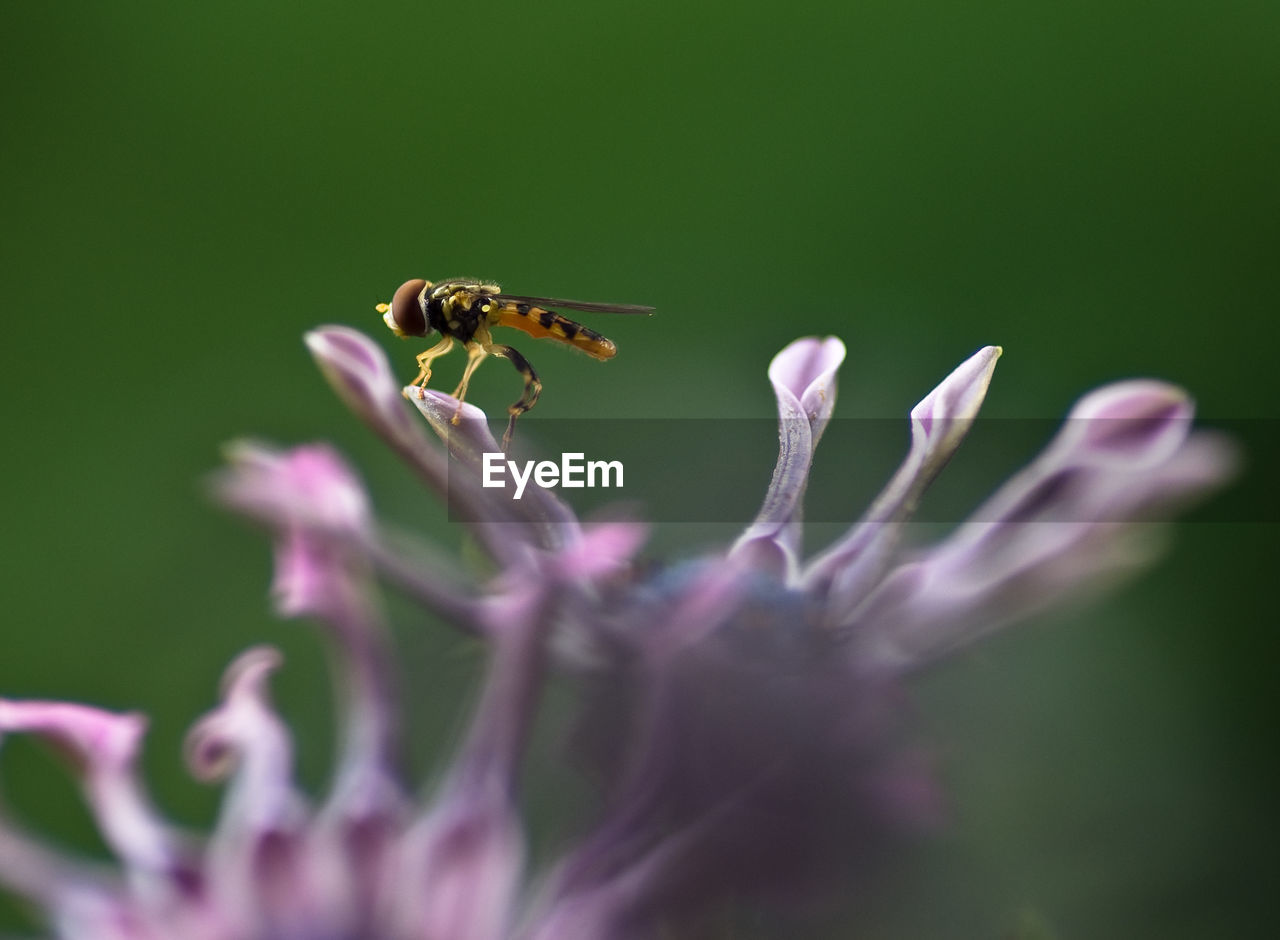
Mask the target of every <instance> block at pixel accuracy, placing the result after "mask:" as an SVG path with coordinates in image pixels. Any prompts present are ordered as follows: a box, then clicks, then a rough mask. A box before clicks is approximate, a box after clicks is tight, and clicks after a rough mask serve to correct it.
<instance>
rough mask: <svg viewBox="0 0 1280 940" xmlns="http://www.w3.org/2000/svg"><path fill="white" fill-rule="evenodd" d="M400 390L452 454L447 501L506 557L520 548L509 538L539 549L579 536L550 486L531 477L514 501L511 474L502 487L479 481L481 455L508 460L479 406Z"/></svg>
mask: <svg viewBox="0 0 1280 940" xmlns="http://www.w3.org/2000/svg"><path fill="white" fill-rule="evenodd" d="M404 392H405V396H406V397H407V398H408V399H409V401H411V402H412V403H413V404H414V406H416V407H417V409H418V410H419V411H420V412H422V416H423V417H424V418H426V419H427V422H428V423H429V424H430V425H431V429H432V430H433V431H435V432H436V434H437V435H438V436H439V437H440V439H441V440H442V441H444V443H445V446H446V447H447V448H448V450H449V455H450V456H451V457H452V461H451V463H450V469H451V474H450V477H449V493H448V499H449V502H450V506H451V507H454V508H456V509H457V510H458V511H459V512H461V513H462V514H463V515H464V516H465V517H466V518H467V520H468V521H469V522H473V523H475V524H476V528H479V529H482V530H488V531H489V535H490V537H491V538H494V539H495V541H496V542H497V544H499V545H501V546H503V547H505V548H506V549H507V555H506V560H507V561H514V560H516V557H517V556H515V555H512V554H511V549H513V548H515V549H517V550H518V548H519V545H518V543H517V544H513V543H512V538H513V537H515V538H516V539H517V540H519V541H527V542H530V543H531V544H535V545H538V546H539V547H542V548H558V547H560V546H562V545H565V544H567V543H569V542H572V541H573V540H574V539H576V538H577V537H578V523H577V517H576V516H574V514H573V510H571V509H570V508H569V507H568V506H567V505H566V504H565V503H564V502H563V501H562V500H560V499H559V498H557V497H556V496H555V495H554V494H552V493H551V492H550V491H549V490H545V489H543V488H542V487H540V486H536V485H534V483H533V482H532V481H531V482H530V483H529V484H528V486H527V487H526V488H525V490H524V492H523V493H522V494H521V497H520V499H519V500H517V499H515V498H514V496H515V492H516V487H515V484H514V483H513V482H512V479H511V477H512V475H511V474H509V473H504V474H503V475H502V478H501V480H502V483H503V485H502V486H500V487H485V486H483V484H482V481H483V479H484V455H485V454H491V455H497V456H496V457H492V458H490V459H501V460H504V461H505V460H507V459H508V455H507V454H506V453H504V452H503V450H502V447H501V445H499V444H498V442H497V440H495V439H494V436H493V434H492V433H491V432H490V431H489V422H488V418H487V417H486V415H485V413H484V412H483V411H481V410H480V409H479V408H477V407H476V406H475V405H471V404H468V403H466V402H459V401H458V400H457V399H456V398H454V397H453V396H452V395H446V394H444V393H443V392H436V391H432V390H431V389H420V388H417V387H416V386H410V387H409V388H406V389H405V390H404ZM496 523H500V524H501V525H500V526H496V525H495V524H496ZM503 533H505V536H504V534H503Z"/></svg>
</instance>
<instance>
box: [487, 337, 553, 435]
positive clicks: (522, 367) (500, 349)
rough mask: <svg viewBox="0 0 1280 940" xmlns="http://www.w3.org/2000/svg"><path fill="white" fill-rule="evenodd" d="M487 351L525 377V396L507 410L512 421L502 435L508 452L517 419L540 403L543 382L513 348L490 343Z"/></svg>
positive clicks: (526, 360) (527, 361)
mask: <svg viewBox="0 0 1280 940" xmlns="http://www.w3.org/2000/svg"><path fill="white" fill-rule="evenodd" d="M485 351H486V352H490V353H492V354H493V355H495V356H501V357H502V358H503V359H506V360H507V361H508V362H510V363H511V364H512V365H513V366H515V367H516V371H517V372H519V373H520V374H521V375H522V376H524V394H523V395H521V396H520V400H519V401H517V402H516V403H515V404H514V405H511V406H510V407H508V408H507V414H509V415H511V419H510V420H509V421H508V422H507V432H506V433H505V434H503V435H502V449H503V451H506V449H507V446H508V445H509V444H510V443H511V432H512V431H514V430H515V427H516V418H518V417H520V416H521V415H522V414H524V413H525V412H526V411H528V410H529V409H530V408H532V407H533V406H534V405H536V404H537V403H538V396H539V395H541V394H542V382H540V381H539V380H538V373H536V372H534V371H533V366H531V365H529V360H528V359H526V358H525V357H524V356H522V355H521V354H520V353H519V352H518V351H517V350H515V349H513V348H512V347H510V346H504V345H502V344H501V343H490V344H489V345H487V346H486V347H485Z"/></svg>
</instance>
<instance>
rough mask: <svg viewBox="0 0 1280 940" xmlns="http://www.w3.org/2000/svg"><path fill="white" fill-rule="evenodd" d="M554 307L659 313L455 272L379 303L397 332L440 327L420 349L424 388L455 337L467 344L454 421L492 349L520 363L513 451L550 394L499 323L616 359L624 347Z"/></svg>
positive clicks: (404, 287) (506, 437)
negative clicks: (528, 416)
mask: <svg viewBox="0 0 1280 940" xmlns="http://www.w3.org/2000/svg"><path fill="white" fill-rule="evenodd" d="M548 307H562V308H564V309H566V310H582V311H586V312H588V313H638V314H652V313H653V308H652V307H641V306H636V305H633V304H591V303H581V302H579V301H576V300H554V299H552V298H550V297H523V296H518V295H516V294H504V293H503V292H502V288H501V287H499V286H498V285H497V284H489V283H486V282H484V281H477V280H473V279H471V278H454V279H452V280H448V281H440V282H438V283H435V284H433V283H432V282H431V281H425V280H422V279H421V278H415V279H413V280H410V281H405V282H404V283H403V284H401V285H400V287H399V289H397V290H396V292H395V296H394V297H392V298H391V303H389V304H378V307H377V310H378V312H379V313H381V314H382V319H383V321H384V322H385V323H386V324H387V326H389V327H390V328H391V331H392V332H393V333H395V334H396V335H397V336H399V337H400V338H402V339H406V338H408V337H410V336H431V335H432V334H433V333H439V334H440V341H439V342H438V343H436V344H435V345H434V346H432V347H431V348H430V349H428V350H427V351H426V352H424V353H420V354H419V355H418V377H417V378H416V379H414V380H413V383H412V384H414V385H417V386H418V388H419V389H420V390H421V389H424V388H426V387H427V382H429V381H430V380H431V364H432V363H433V362H435V360H437V359H439V358H440V357H441V356H443V355H444V354H445V353H447V352H449V350H451V349H452V348H453V344H454V342H458V343H461V344H462V345H463V347H464V348H465V349H466V350H467V367H466V369H465V370H464V371H463V373H462V381H460V382H459V383H458V387H457V388H456V389H455V390H454V392H453V397H454V398H456V399H458V403H459V409H458V414H455V415H454V416H453V422H454V424H457V423H458V418H459V415H460V414H461V410H462V409H461V403H462V401H463V399H464V398H465V397H466V394H467V385H468V383H470V381H471V376H472V374H473V373H474V372H475V371H476V367H477V366H479V365H480V363H481V362H483V361H484V360H485V359H486V358H488V357H489V356H500V357H501V358H503V359H506V360H507V361H508V362H510V363H511V364H512V365H513V366H515V368H516V371H517V372H519V373H520V374H521V375H522V376H523V377H524V394H522V395H521V396H520V398H519V400H518V401H516V402H515V404H513V405H511V406H510V407H508V408H507V413H508V414H509V415H510V416H511V417H510V419H509V420H508V422H507V431H506V433H505V434H503V435H502V449H503V450H504V451H505V450H506V449H507V445H508V444H510V443H511V432H512V431H513V430H514V429H515V426H516V418H518V417H520V416H521V415H522V414H524V413H525V412H526V411H528V410H529V409H530V408H532V407H533V406H534V405H535V404H536V403H537V401H538V396H539V395H540V394H541V393H542V382H541V381H539V379H538V373H536V372H534V371H533V366H531V365H530V364H529V360H528V359H526V358H525V357H524V356H523V355H521V354H520V353H519V352H518V351H517V350H516V349H514V348H513V347H511V346H507V345H505V344H503V343H495V342H494V341H493V336H492V335H491V334H490V332H489V331H490V330H491V329H492V328H493V327H495V326H511V327H515V328H516V329H517V330H523V331H524V332H526V333H528V334H529V335H530V336H533V337H535V338H538V339H542V338H547V339H554V340H556V341H558V342H561V343H565V344H567V345H569V346H572V347H574V348H575V349H580V350H582V351H583V352H584V353H586V354H587V355H588V356H592V357H593V358H595V359H602V360H603V359H612V358H613V357H614V356H615V355H617V352H618V347H616V346H614V345H613V342H612V341H610V340H608V339H606V338H605V337H603V336H601V335H600V334H599V333H597V332H595V330H589V329H587V328H586V327H585V326H583V325H582V324H581V323H575V322H574V321H573V320H570V319H569V318H568V317H565V316H561V315H560V314H558V313H555V312H553V311H552V310H549V309H547V308H548ZM418 394H419V395H420V396H421V395H424V394H425V393H423V392H421V391H419V393H418Z"/></svg>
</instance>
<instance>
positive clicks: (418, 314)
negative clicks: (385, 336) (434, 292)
mask: <svg viewBox="0 0 1280 940" xmlns="http://www.w3.org/2000/svg"><path fill="white" fill-rule="evenodd" d="M426 286H427V282H426V281H424V280H422V278H415V279H414V280H412V281H405V282H404V283H403V284H401V285H400V287H399V288H398V289H397V290H396V295H395V296H394V297H392V298H391V319H392V320H394V321H395V325H396V328H397V329H398V330H399V332H401V333H403V334H404V335H405V336H426V335H427V317H426V314H424V313H423V312H422V305H421V304H420V303H418V295H419V294H421V293H422V289H423V288H424V287H426Z"/></svg>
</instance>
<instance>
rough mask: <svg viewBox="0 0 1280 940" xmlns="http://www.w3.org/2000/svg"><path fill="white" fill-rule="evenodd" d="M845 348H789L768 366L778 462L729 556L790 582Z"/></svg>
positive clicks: (818, 343)
mask: <svg viewBox="0 0 1280 940" xmlns="http://www.w3.org/2000/svg"><path fill="white" fill-rule="evenodd" d="M844 356H845V348H844V343H842V342H840V340H839V339H837V338H836V337H834V336H828V337H827V338H826V339H821V340H820V339H817V338H814V337H806V338H804V339H798V340H796V341H795V342H793V343H791V344H790V345H789V346H787V347H786V348H785V349H783V350H782V351H781V352H780V353H778V354H777V355H776V356H774V358H773V361H772V362H771V363H770V364H769V381H770V382H771V383H772V384H773V391H774V395H775V396H776V397H777V400H778V462H777V463H776V464H775V465H774V468H773V479H772V480H770V482H769V489H768V491H767V492H766V493H765V498H764V503H763V505H762V506H761V507H760V512H759V513H758V514H757V515H756V519H755V522H753V523H752V524H751V526H750V527H749V528H748V529H747V531H746V532H744V533H743V534H742V536H741V537H740V538H739V539H738V541H737V542H736V543H735V544H734V546H733V549H732V551H731V554H733V555H734V556H736V557H737V558H739V559H740V560H745V561H748V562H749V563H751V564H752V565H754V566H755V567H757V568H759V569H761V570H766V571H772V572H773V573H774V574H775V575H777V576H779V577H781V578H783V579H785V580H788V581H790V580H791V579H792V577H793V576H794V574H795V570H796V552H797V550H798V548H799V542H800V512H801V503H802V501H803V499H804V491H805V487H806V486H807V484H808V482H809V468H810V467H811V466H812V464H813V454H814V451H815V450H816V449H817V446H818V441H819V439H820V438H821V437H822V432H823V430H824V429H825V428H826V426H827V422H828V420H830V418H831V412H832V410H833V409H834V408H835V403H836V371H837V370H838V369H839V368H840V364H841V363H842V362H843V361H844Z"/></svg>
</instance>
